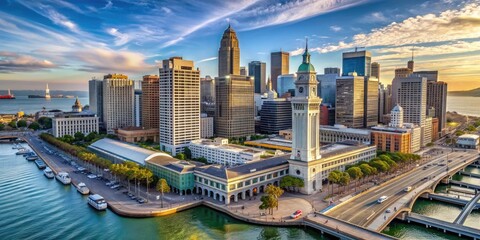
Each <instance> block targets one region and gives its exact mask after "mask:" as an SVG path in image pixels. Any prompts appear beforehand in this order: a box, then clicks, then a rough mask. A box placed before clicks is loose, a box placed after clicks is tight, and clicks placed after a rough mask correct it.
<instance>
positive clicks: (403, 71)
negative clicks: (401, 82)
mask: <svg viewBox="0 0 480 240" xmlns="http://www.w3.org/2000/svg"><path fill="white" fill-rule="evenodd" d="M410 74H412V69H410V68H397V69H395V78H406V77H408V76H410Z"/></svg>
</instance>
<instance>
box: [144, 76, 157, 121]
mask: <svg viewBox="0 0 480 240" xmlns="http://www.w3.org/2000/svg"><path fill="white" fill-rule="evenodd" d="M159 87H160V85H159V77H158V75H145V76H143V81H142V127H144V128H145V129H150V128H156V129H158V127H159V121H160V120H159V117H160V116H159V114H160V113H159V90H160V89H159Z"/></svg>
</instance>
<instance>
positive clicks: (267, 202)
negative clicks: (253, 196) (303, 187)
mask: <svg viewBox="0 0 480 240" xmlns="http://www.w3.org/2000/svg"><path fill="white" fill-rule="evenodd" d="M260 201H261V202H262V204H260V206H259V207H258V208H259V209H262V210H265V209H268V213H269V214H273V208H275V207H278V200H277V199H275V197H274V196H273V195H264V196H262V197H261V198H260Z"/></svg>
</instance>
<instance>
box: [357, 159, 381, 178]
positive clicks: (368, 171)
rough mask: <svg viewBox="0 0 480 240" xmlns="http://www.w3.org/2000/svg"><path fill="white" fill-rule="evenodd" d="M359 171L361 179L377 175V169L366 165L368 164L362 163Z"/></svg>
mask: <svg viewBox="0 0 480 240" xmlns="http://www.w3.org/2000/svg"><path fill="white" fill-rule="evenodd" d="M359 168H360V170H362V173H363V177H364V178H365V177H368V176H373V175H375V173H377V169H375V168H373V167H371V166H370V165H368V163H363V164H362V165H360V166H359Z"/></svg>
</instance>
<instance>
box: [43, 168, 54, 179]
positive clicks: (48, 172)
mask: <svg viewBox="0 0 480 240" xmlns="http://www.w3.org/2000/svg"><path fill="white" fill-rule="evenodd" d="M43 175H45V177H47V178H50V179H52V178H54V177H55V174H54V173H53V171H52V169H50V168H49V167H47V168H45V170H43Z"/></svg>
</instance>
